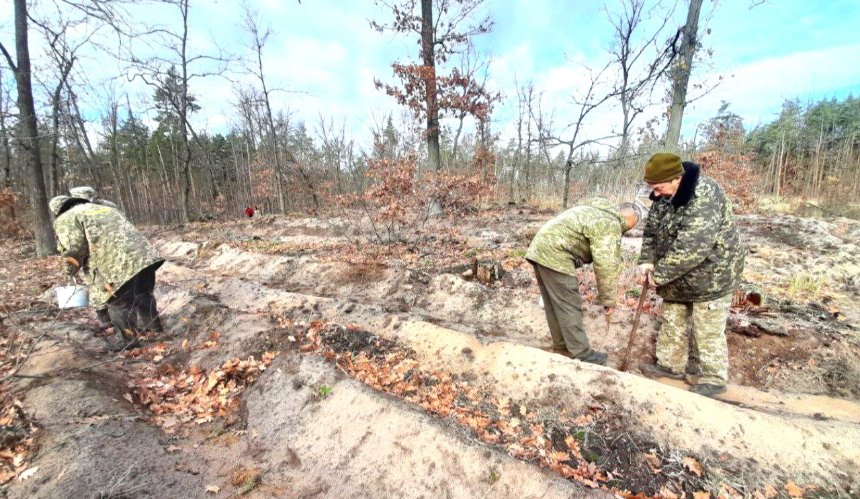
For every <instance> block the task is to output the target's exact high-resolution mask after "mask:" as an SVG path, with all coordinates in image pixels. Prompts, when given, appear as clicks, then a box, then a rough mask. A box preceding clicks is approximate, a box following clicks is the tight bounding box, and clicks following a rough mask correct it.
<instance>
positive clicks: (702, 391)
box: [690, 383, 726, 398]
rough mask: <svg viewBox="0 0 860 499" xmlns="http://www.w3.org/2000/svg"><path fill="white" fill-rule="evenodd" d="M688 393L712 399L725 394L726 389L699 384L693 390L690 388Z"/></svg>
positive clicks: (722, 386)
mask: <svg viewBox="0 0 860 499" xmlns="http://www.w3.org/2000/svg"><path fill="white" fill-rule="evenodd" d="M690 391H691V392H693V393H695V394H698V395H702V396H703V397H710V398H714V396H715V395H719V394H721V393H725V391H726V387H725V385H711V384H708V383H699V384H698V385H696V386H694V387H693V388H690Z"/></svg>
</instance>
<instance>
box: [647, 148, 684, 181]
mask: <svg viewBox="0 0 860 499" xmlns="http://www.w3.org/2000/svg"><path fill="white" fill-rule="evenodd" d="M683 174H684V166H683V165H682V164H681V157H680V156H678V155H677V154H672V153H670V152H658V153H657V154H655V155H653V156H651V159H649V160H648V163H647V164H646V165H645V182H648V183H649V184H659V183H661V182H668V181H670V180H673V179H675V178H678V177H680V176H681V175H683Z"/></svg>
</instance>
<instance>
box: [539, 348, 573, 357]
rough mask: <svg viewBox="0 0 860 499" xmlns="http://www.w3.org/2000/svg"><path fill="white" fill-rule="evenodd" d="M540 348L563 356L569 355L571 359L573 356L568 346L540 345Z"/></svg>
mask: <svg viewBox="0 0 860 499" xmlns="http://www.w3.org/2000/svg"><path fill="white" fill-rule="evenodd" d="M540 349H541V350H543V351H544V352H549V353H554V354H557V355H563V356H565V357H568V358H570V359H572V358H573V355H571V353H570V352H569V351H568V350H567V347H556V346H551V347H540Z"/></svg>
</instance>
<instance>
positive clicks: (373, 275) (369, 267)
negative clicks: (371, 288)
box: [333, 262, 387, 284]
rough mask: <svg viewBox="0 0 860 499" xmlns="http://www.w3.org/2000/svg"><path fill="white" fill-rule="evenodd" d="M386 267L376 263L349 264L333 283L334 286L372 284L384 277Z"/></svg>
mask: <svg viewBox="0 0 860 499" xmlns="http://www.w3.org/2000/svg"><path fill="white" fill-rule="evenodd" d="M386 268H387V265H385V264H383V263H376V262H360V263H350V264H349V266H347V267H346V268H345V269H343V270H342V271H341V272H340V273H339V274H338V275H337V276H336V277H335V278H334V279H333V281H334V282H335V283H336V284H372V283H374V282H376V281H379V280H380V279H382V278H383V276H384V275H385V269H386Z"/></svg>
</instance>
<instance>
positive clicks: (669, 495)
mask: <svg viewBox="0 0 860 499" xmlns="http://www.w3.org/2000/svg"><path fill="white" fill-rule="evenodd" d="M657 497H660V498H662V499H679V497H680V496H679V495H678V494H676V493H674V492H672V491H671V490H669V487H666V486H665V485H664V486H663V488H661V489H660V490H659V491H658V492H657Z"/></svg>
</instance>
